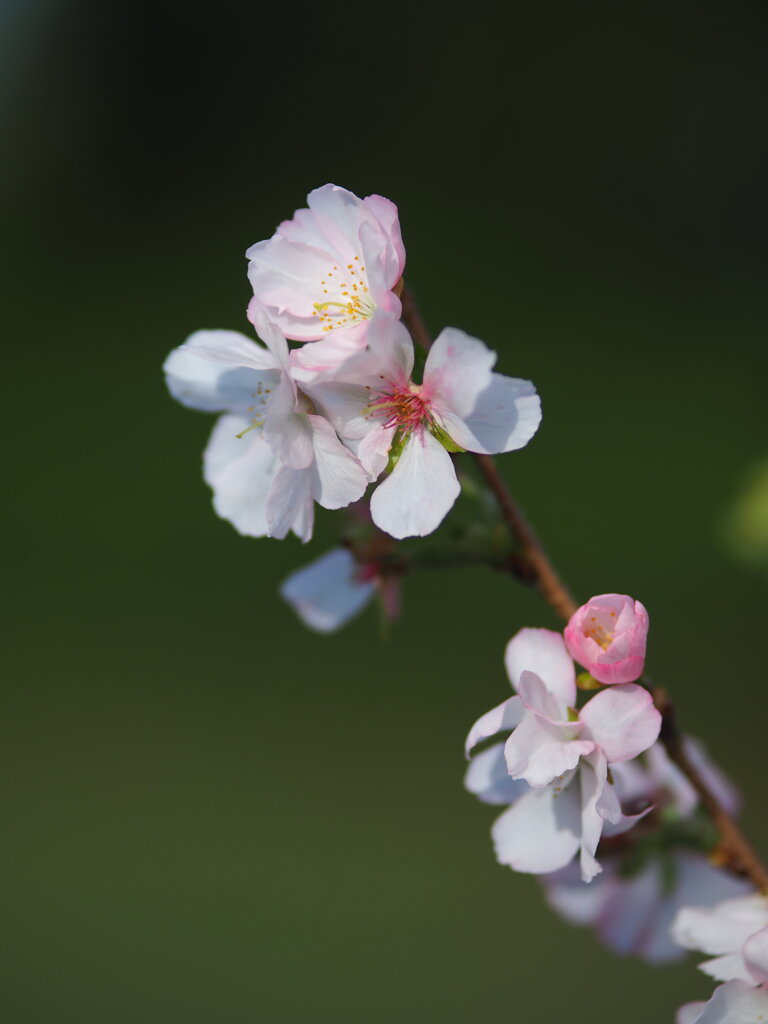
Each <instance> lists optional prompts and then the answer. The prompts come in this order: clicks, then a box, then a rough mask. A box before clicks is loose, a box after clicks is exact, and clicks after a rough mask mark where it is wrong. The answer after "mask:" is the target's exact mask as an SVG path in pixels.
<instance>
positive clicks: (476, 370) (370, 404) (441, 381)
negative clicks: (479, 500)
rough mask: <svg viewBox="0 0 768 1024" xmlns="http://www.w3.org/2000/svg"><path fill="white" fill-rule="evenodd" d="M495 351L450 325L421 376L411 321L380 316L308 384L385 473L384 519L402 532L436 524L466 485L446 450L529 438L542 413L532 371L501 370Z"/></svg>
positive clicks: (378, 505) (380, 500)
mask: <svg viewBox="0 0 768 1024" xmlns="http://www.w3.org/2000/svg"><path fill="white" fill-rule="evenodd" d="M495 361H496V354H495V353H494V352H492V351H491V350H490V349H489V348H488V347H487V346H486V345H485V344H484V343H483V342H482V341H479V340H478V339H477V338H471V337H470V336H469V335H468V334H465V333H464V332H463V331H460V330H458V329H456V328H450V327H449V328H446V329H445V330H443V331H442V332H441V333H440V335H439V336H438V337H437V339H436V340H435V342H434V344H433V345H432V347H431V348H430V350H429V353H428V355H427V359H426V364H425V366H424V376H423V382H422V383H421V384H417V383H415V382H414V381H413V378H412V373H413V363H414V355H413V343H412V341H411V339H410V336H409V334H408V332H407V330H406V329H405V327H404V326H403V325H402V324H400V323H394V322H392V321H390V320H388V319H386V318H379V319H376V320H374V321H372V323H371V326H370V329H369V332H368V335H367V337H366V349H365V351H363V352H360V353H359V354H357V355H354V356H352V357H351V358H350V359H348V360H347V361H346V362H345V363H344V364H343V366H342V367H341V369H340V370H339V371H338V372H337V373H335V374H332V375H328V376H325V377H323V376H319V377H316V378H314V379H311V380H310V381H309V382H308V383H307V384H306V385H305V386H306V388H307V390H308V392H309V393H310V394H311V395H312V397H313V400H315V401H316V402H317V404H318V406H319V407H321V408H323V410H324V411H325V412H326V414H327V416H328V418H329V419H330V421H331V422H332V423H333V425H334V426H335V428H336V430H337V431H338V433H339V434H340V436H341V437H342V438H344V439H345V440H347V441H348V442H350V443H351V444H352V446H353V447H354V449H355V451H356V452H357V455H358V457H359V459H360V461H361V462H362V463H363V465H364V466H365V467H366V469H367V470H368V471H369V474H370V477H371V479H372V480H375V479H377V478H378V477H379V476H380V475H381V473H382V472H383V471H384V470H385V469H386V467H387V465H388V464H390V465H391V467H392V471H391V472H390V473H389V475H388V476H387V477H386V478H385V479H384V480H383V481H382V483H380V484H379V486H378V487H377V488H376V490H375V491H374V493H373V495H372V498H371V516H372V518H373V521H374V522H375V523H376V525H377V526H378V527H379V528H380V529H382V530H384V531H385V532H386V533H388V534H390V535H391V536H393V537H396V538H398V539H400V538H403V537H413V536H425V535H426V534H429V533H432V531H433V530H435V529H436V528H437V527H438V526H439V525H440V523H441V522H442V520H443V518H444V517H445V516H446V514H447V513H448V511H449V510H450V508H451V507H452V505H453V503H454V502H455V500H456V498H457V497H458V494H459V491H460V486H459V482H458V480H457V478H456V472H455V470H454V468H453V463H452V461H451V458H450V456H449V454H448V450H452V451H458V450H461V449H466V450H468V451H472V452H486V453H498V452H508V451H513V450H515V449H517V448H522V447H523V446H524V445H526V444H527V443H528V441H529V440H530V439H531V437H533V435H534V434H535V432H536V430H537V429H538V426H539V423H540V422H541V404H540V401H539V397H538V395H537V394H536V390H535V388H534V386H533V384H531V382H530V381H526V380H519V379H517V378H513V377H504V376H502V375H501V374H497V373H493V372H492V367H493V364H494V363H495Z"/></svg>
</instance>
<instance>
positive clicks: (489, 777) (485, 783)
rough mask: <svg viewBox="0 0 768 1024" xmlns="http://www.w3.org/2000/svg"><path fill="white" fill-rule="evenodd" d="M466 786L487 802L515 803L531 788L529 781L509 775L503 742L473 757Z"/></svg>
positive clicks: (465, 782) (465, 778)
mask: <svg viewBox="0 0 768 1024" xmlns="http://www.w3.org/2000/svg"><path fill="white" fill-rule="evenodd" d="M513 700H514V698H513ZM464 786H465V788H466V789H468V790H469V792H470V793H474V795H475V796H476V797H477V798H478V799H479V800H482V801H483V803H486V804H513V803H514V802H515V801H516V800H517V799H518V798H519V797H521V796H522V795H523V794H524V793H527V792H529V790H530V786H529V785H528V783H527V782H524V781H523V780H515V779H512V778H510V777H509V774H508V772H507V762H506V761H505V760H504V744H503V743H496V744H494V745H493V746H492V747H488V749H487V750H481V751H480V753H479V754H476V755H475V756H474V757H473V758H472V760H471V761H470V762H469V767H468V768H467V771H466V774H465V775H464Z"/></svg>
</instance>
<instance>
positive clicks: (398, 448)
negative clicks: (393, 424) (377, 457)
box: [387, 430, 408, 473]
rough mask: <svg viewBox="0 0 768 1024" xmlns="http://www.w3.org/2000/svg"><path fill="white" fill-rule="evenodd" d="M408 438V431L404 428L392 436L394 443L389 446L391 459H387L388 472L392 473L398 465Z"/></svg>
mask: <svg viewBox="0 0 768 1024" xmlns="http://www.w3.org/2000/svg"><path fill="white" fill-rule="evenodd" d="M407 440H408V432H407V431H402V430H398V431H397V433H396V434H395V436H394V437H393V438H392V444H391V445H390V446H389V460H388V461H387V472H388V473H391V472H392V470H393V469H394V468H395V466H396V465H397V463H398V460H399V459H400V456H401V455H402V454H403V449H404V448H405V442H406V441H407Z"/></svg>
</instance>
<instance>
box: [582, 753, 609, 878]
mask: <svg viewBox="0 0 768 1024" xmlns="http://www.w3.org/2000/svg"><path fill="white" fill-rule="evenodd" d="M607 774H608V766H607V764H606V761H605V757H604V756H603V755H602V754H601V753H600V752H598V751H596V752H595V753H593V754H590V755H589V756H588V757H585V758H583V759H582V761H581V762H580V764H579V782H580V784H581V877H582V878H583V879H584V881H585V882H590V881H591V880H592V879H593V878H594V877H595V875H597V874H599V872H600V871H602V868H601V867H600V865H599V864H598V862H597V860H596V859H595V852H596V851H597V844H598V843H599V842H600V836H601V835H602V832H603V822H604V818H603V817H602V815H601V814H600V812H599V810H598V805H599V803H600V798H601V796H602V794H603V789H604V787H605V786H606V784H607Z"/></svg>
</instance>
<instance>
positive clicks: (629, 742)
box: [579, 683, 661, 764]
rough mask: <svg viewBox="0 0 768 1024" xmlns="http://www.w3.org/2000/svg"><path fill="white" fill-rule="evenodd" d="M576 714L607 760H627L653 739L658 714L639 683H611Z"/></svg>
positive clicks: (656, 737)
mask: <svg viewBox="0 0 768 1024" xmlns="http://www.w3.org/2000/svg"><path fill="white" fill-rule="evenodd" d="M579 718H580V719H581V721H582V722H583V723H584V724H585V725H586V727H587V728H588V729H589V732H590V735H591V736H592V738H593V739H594V741H595V743H597V745H598V746H599V747H600V749H601V750H602V751H603V753H604V754H605V756H606V758H607V759H608V762H609V764H614V763H617V762H621V761H631V760H632V758H633V757H637V755H638V754H641V753H642V752H643V751H644V750H647V749H648V748H649V747H650V746H651V745H652V744H654V743H655V742H656V740H657V739H658V736H659V730H660V729H661V715H660V714H659V712H658V710H657V709H656V708H655V707H654V706H653V698H652V697H651V695H650V693H649V692H648V691H647V690H645V689H644V688H643V687H642V686H637V685H636V684H635V683H627V684H625V685H623V686H611V687H610V688H609V689H607V690H603V691H602V692H601V693H598V694H597V695H596V696H594V697H593V698H592V699H591V700H590V701H588V702H587V703H586V704H585V705H584V707H583V708H582V709H581V711H580V712H579Z"/></svg>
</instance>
